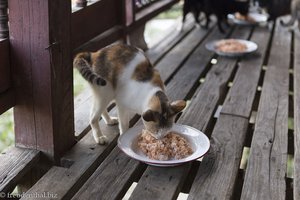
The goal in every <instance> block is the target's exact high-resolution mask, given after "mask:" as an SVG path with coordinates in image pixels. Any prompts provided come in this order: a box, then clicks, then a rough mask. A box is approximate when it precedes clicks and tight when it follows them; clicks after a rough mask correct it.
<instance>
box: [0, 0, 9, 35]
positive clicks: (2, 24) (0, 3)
mask: <svg viewBox="0 0 300 200" xmlns="http://www.w3.org/2000/svg"><path fill="white" fill-rule="evenodd" d="M7 12H8V10H7V0H0V39H3V38H7V37H8V33H9V32H8V14H7Z"/></svg>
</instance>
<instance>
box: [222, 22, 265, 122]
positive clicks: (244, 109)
mask: <svg viewBox="0 0 300 200" xmlns="http://www.w3.org/2000/svg"><path fill="white" fill-rule="evenodd" d="M270 34H271V33H270V31H268V30H266V29H265V28H264V27H263V28H262V27H257V28H256V30H255V32H254V35H253V36H252V38H251V41H253V42H255V43H256V44H258V50H257V51H256V53H255V54H253V55H250V56H248V57H245V58H243V59H242V61H241V62H240V63H239V68H238V71H237V74H236V76H235V79H234V84H233V86H232V87H231V89H230V91H229V94H228V95H227V97H226V100H225V103H224V105H223V107H222V110H221V113H223V114H230V115H236V116H241V117H245V118H249V117H250V114H251V109H252V104H253V100H254V97H255V93H256V91H257V86H258V81H259V78H260V74H261V68H262V65H263V61H264V60H263V59H264V57H265V55H266V50H267V48H268V42H269V38H270Z"/></svg>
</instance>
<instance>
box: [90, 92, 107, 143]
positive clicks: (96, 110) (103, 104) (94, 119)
mask: <svg viewBox="0 0 300 200" xmlns="http://www.w3.org/2000/svg"><path fill="white" fill-rule="evenodd" d="M92 89H93V93H94V95H93V96H94V97H93V105H92V108H91V112H90V125H91V127H92V133H93V137H94V139H95V141H96V142H97V143H98V144H105V143H106V142H107V141H108V140H107V137H106V136H105V135H103V133H102V132H101V129H100V126H99V119H100V116H101V115H102V116H103V119H104V120H107V122H109V118H110V117H109V115H108V114H107V115H106V113H107V111H106V108H107V105H108V104H109V103H110V102H111V100H112V98H110V95H109V94H107V95H101V91H102V90H97V88H92ZM103 113H104V115H103Z"/></svg>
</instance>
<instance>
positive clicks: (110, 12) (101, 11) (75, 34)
mask: <svg viewBox="0 0 300 200" xmlns="http://www.w3.org/2000/svg"><path fill="white" fill-rule="evenodd" d="M121 9H122V3H119V2H118V1H117V0H101V1H97V2H95V3H94V4H92V5H89V6H87V7H85V8H84V9H80V10H78V11H75V12H73V13H72V18H71V33H72V34H71V44H72V45H71V48H72V49H76V48H77V47H79V46H80V45H82V44H84V43H86V42H88V41H89V40H91V39H93V38H94V37H96V36H98V35H99V34H101V33H103V32H105V31H107V30H109V29H110V28H112V27H114V26H116V25H122V10H121ZM104 19H105V20H104ZM99 20H101V24H99ZM96 24H97V25H96ZM83 30H84V31H83Z"/></svg>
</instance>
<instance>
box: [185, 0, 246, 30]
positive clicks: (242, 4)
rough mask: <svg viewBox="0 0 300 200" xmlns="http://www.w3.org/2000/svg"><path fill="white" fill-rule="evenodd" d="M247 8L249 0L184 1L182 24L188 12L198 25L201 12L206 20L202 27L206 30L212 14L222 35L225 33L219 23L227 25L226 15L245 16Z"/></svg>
mask: <svg viewBox="0 0 300 200" xmlns="http://www.w3.org/2000/svg"><path fill="white" fill-rule="evenodd" d="M249 6H250V1H249V0H244V1H241V0H185V1H184V5H183V18H182V24H183V23H184V21H185V18H186V15H187V13H189V12H192V13H193V15H194V17H195V21H196V23H198V24H199V23H200V22H199V19H198V17H199V15H200V13H201V12H203V13H204V14H205V18H206V24H205V26H204V27H205V28H206V29H207V28H208V26H209V23H210V15H212V14H214V15H216V17H217V20H218V22H217V23H218V28H219V30H220V32H222V33H224V32H225V31H224V29H223V27H222V24H221V23H222V22H225V24H226V25H228V23H227V21H226V19H227V15H228V14H230V13H235V12H239V13H241V14H242V15H247V14H248V10H249ZM182 27H183V25H182Z"/></svg>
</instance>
